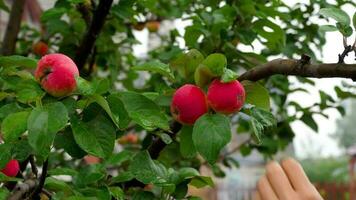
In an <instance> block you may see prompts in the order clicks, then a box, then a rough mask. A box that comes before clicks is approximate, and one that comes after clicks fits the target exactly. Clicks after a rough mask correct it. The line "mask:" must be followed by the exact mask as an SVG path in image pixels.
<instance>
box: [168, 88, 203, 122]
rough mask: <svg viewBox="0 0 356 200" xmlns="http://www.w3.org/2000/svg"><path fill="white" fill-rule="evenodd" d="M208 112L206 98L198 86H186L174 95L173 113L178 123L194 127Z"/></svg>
mask: <svg viewBox="0 0 356 200" xmlns="http://www.w3.org/2000/svg"><path fill="white" fill-rule="evenodd" d="M207 112H208V103H207V101H206V96H205V94H204V92H203V91H202V90H201V89H200V88H199V87H198V86H195V85H191V84H186V85H183V86H182V87H180V88H179V89H178V90H177V91H176V92H175V93H174V95H173V99H172V103H171V113H172V115H173V118H174V119H175V120H177V121H178V122H180V123H182V124H188V125H192V124H194V123H195V121H196V120H197V119H198V118H199V117H200V116H202V115H204V114H205V113H207Z"/></svg>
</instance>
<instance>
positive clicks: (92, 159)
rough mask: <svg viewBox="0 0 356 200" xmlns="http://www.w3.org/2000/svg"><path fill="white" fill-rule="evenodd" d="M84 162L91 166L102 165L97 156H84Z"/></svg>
mask: <svg viewBox="0 0 356 200" xmlns="http://www.w3.org/2000/svg"><path fill="white" fill-rule="evenodd" d="M84 161H85V163H86V164H88V165H91V164H98V163H100V161H101V159H100V158H98V157H96V156H92V155H86V156H84Z"/></svg>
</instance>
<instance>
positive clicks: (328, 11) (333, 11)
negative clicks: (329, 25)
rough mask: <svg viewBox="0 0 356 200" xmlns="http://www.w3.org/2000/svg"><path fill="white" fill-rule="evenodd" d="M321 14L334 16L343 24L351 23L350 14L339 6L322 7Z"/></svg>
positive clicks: (327, 16)
mask: <svg viewBox="0 0 356 200" xmlns="http://www.w3.org/2000/svg"><path fill="white" fill-rule="evenodd" d="M319 14H320V15H322V16H324V17H326V18H329V17H330V18H333V19H335V20H336V21H337V22H339V23H341V24H343V25H350V17H349V15H348V14H347V13H346V12H345V11H343V10H341V9H339V8H322V9H320V11H319Z"/></svg>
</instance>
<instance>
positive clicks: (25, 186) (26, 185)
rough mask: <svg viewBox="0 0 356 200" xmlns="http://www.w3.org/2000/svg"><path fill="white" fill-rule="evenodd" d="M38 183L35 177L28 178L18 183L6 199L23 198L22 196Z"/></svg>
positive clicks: (15, 199)
mask: <svg viewBox="0 0 356 200" xmlns="http://www.w3.org/2000/svg"><path fill="white" fill-rule="evenodd" d="M37 185H38V181H37V180H36V179H28V180H26V181H25V182H23V183H22V184H19V185H18V186H16V188H15V189H14V191H13V193H12V194H11V195H10V196H9V197H8V200H20V199H23V196H24V195H25V194H27V193H29V192H31V191H32V190H33V189H35V188H36V187H37Z"/></svg>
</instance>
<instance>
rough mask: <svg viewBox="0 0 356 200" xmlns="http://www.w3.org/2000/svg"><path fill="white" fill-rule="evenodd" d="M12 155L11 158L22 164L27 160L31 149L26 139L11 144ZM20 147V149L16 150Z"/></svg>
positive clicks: (31, 151) (31, 152)
mask: <svg viewBox="0 0 356 200" xmlns="http://www.w3.org/2000/svg"><path fill="white" fill-rule="evenodd" d="M11 145H12V146H13V148H12V155H13V158H14V159H16V160H18V161H19V162H22V161H24V160H26V159H27V158H28V156H29V155H31V154H33V149H32V147H31V146H30V144H29V143H28V140H27V139H24V138H22V139H21V140H18V141H16V142H12V143H11ZM18 147H21V148H18Z"/></svg>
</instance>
